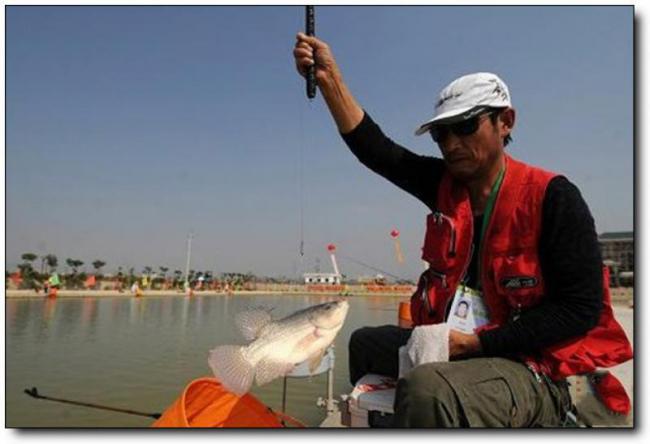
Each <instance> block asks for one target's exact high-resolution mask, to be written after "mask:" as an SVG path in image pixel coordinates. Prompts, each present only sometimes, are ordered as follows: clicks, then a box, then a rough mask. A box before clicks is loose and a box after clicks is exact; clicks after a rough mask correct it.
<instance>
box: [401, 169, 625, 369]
mask: <svg viewBox="0 0 650 444" xmlns="http://www.w3.org/2000/svg"><path fill="white" fill-rule="evenodd" d="M555 176H556V175H555V174H554V173H551V172H548V171H544V170H542V169H539V168H535V167H532V166H530V165H526V164H524V163H522V162H519V161H517V160H514V159H513V158H511V157H510V156H506V171H505V175H504V178H503V182H502V185H501V188H500V190H499V192H498V195H497V197H496V201H495V203H494V208H493V211H492V215H491V217H490V220H489V223H488V226H487V229H486V232H485V234H484V239H481V243H482V244H483V246H482V249H481V248H479V252H481V253H482V257H481V258H480V264H481V269H480V270H479V271H478V272H479V277H480V281H481V284H482V291H483V299H484V302H485V304H486V307H487V309H488V312H489V315H490V324H489V325H488V326H485V327H483V328H495V327H498V326H500V325H503V324H504V323H506V322H507V321H508V320H509V319H510V318H511V316H515V315H516V314H517V312H518V311H520V310H523V309H528V308H530V307H534V306H535V305H538V304H539V303H540V302H541V301H542V300H543V299H544V298H545V297H546V294H545V291H544V277H543V275H542V269H541V266H540V261H539V245H538V243H539V242H538V241H539V238H540V234H541V230H542V207H543V202H544V195H545V193H546V187H547V185H548V183H549V182H550V180H551V179H552V178H553V177H555ZM437 204H438V209H437V211H435V212H434V213H431V214H429V215H428V216H427V229H426V235H425V239H424V246H423V248H422V259H424V260H425V261H427V262H428V263H429V269H428V270H427V271H426V272H424V273H423V274H422V276H421V277H420V282H419V284H418V290H417V291H416V292H415V294H414V295H413V296H412V298H411V317H412V319H413V324H414V325H423V324H435V323H440V322H444V317H445V314H446V311H447V310H446V309H447V306H448V304H450V303H451V301H452V298H453V296H454V293H455V290H456V287H457V285H458V284H459V282H460V281H461V279H462V278H463V277H464V275H465V273H466V270H467V268H468V267H469V263H470V259H471V251H470V250H471V245H472V239H473V234H474V233H473V231H474V230H475V229H481V227H474V226H473V216H472V208H471V205H470V200H469V194H468V191H467V189H466V188H465V187H464V186H462V185H461V184H459V183H458V182H456V181H454V179H453V178H452V177H451V175H450V174H449V173H445V174H444V175H443V178H442V180H441V183H440V187H439V191H438V201H437ZM631 358H632V349H631V346H630V343H629V341H628V339H627V337H626V335H625V332H624V331H623V329H622V328H621V326H620V325H619V324H618V322H617V321H616V320H615V319H614V315H613V310H612V306H611V302H610V292H609V273H608V272H607V268H606V267H605V272H604V273H603V309H602V313H601V316H600V320H599V322H598V325H596V327H594V328H592V329H591V330H589V331H588V332H587V333H586V334H585V335H583V336H580V337H577V338H571V339H568V340H565V341H562V342H561V343H558V344H555V345H553V346H551V347H547V348H545V349H543V350H541V351H540V352H539V353H538V354H537V355H536V356H535V357H534V358H531V357H522V359H523V360H524V361H526V362H528V363H531V364H534V366H535V368H536V369H537V370H540V371H542V372H543V373H545V374H547V375H549V376H550V377H551V378H552V379H555V380H559V379H562V378H565V377H567V376H570V375H576V374H581V373H588V372H592V371H594V370H595V369H596V368H597V367H611V366H614V365H617V364H620V363H622V362H625V361H627V360H629V359H631Z"/></svg>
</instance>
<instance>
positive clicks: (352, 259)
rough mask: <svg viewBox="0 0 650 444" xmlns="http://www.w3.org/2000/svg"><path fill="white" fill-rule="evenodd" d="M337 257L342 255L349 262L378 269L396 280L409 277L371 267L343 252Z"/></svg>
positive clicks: (374, 268) (374, 269) (404, 279)
mask: <svg viewBox="0 0 650 444" xmlns="http://www.w3.org/2000/svg"><path fill="white" fill-rule="evenodd" d="M339 257H342V258H343V259H347V260H349V261H350V262H354V263H355V264H357V265H361V266H362V267H366V268H369V269H370V270H373V271H378V272H379V273H382V274H385V275H387V276H390V277H392V278H394V279H398V280H401V281H410V279H406V278H403V277H401V276H397V275H395V274H392V273H389V272H387V271H384V270H382V269H380V268H377V267H373V266H372V265H368V264H366V263H365V262H361V261H360V260H358V259H355V258H353V257H350V256H347V255H344V254H339Z"/></svg>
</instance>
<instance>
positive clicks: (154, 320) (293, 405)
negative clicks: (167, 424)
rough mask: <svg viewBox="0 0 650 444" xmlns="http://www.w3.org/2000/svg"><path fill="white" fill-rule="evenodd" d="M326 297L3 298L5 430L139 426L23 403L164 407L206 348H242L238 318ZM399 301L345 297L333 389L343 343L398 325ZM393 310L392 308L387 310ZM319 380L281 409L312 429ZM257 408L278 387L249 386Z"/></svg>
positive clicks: (273, 398)
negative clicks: (36, 392)
mask: <svg viewBox="0 0 650 444" xmlns="http://www.w3.org/2000/svg"><path fill="white" fill-rule="evenodd" d="M333 299H336V297H332V296H308V295H295V296H293V295H292V296H278V295H255V296H224V295H218V296H201V295H198V296H194V297H185V296H184V295H180V294H174V295H168V296H162V297H157V298H147V297H143V298H136V297H124V296H122V297H115V298H98V299H93V298H83V299H82V298H79V299H66V298H59V299H54V300H47V299H45V298H43V299H38V300H7V304H6V306H7V324H6V325H7V330H6V331H7V365H6V372H7V387H6V406H7V407H6V425H7V426H9V427H12V426H18V425H20V426H33V427H37V426H45V425H46V426H54V427H57V426H58V427H61V426H65V427H79V426H90V427H98V426H106V427H112V426H113V427H124V426H146V425H148V424H149V422H148V421H146V420H142V419H138V418H131V417H129V416H128V415H126V416H125V415H120V414H107V413H105V412H100V411H93V410H88V409H81V408H68V407H65V406H61V405H57V404H54V403H49V404H48V403H43V402H42V401H35V400H33V399H30V398H28V397H26V396H25V395H24V394H23V393H22V389H24V388H25V387H30V386H33V385H36V386H38V387H39V388H40V387H41V386H43V390H46V389H47V390H48V391H50V392H51V393H52V396H56V395H57V394H59V395H60V396H61V397H65V396H63V394H65V395H66V396H69V397H71V398H78V399H90V400H94V401H96V402H101V401H103V402H106V403H110V404H113V405H117V406H125V407H127V408H138V407H139V408H141V409H144V410H152V411H153V410H161V409H164V408H165V407H166V406H167V405H168V404H169V403H170V402H171V401H172V400H173V399H176V398H177V397H178V395H179V394H180V391H181V390H182V387H183V386H185V385H186V384H187V383H189V382H190V381H191V380H192V379H195V378H197V377H201V376H209V375H210V369H209V367H208V365H207V354H208V351H209V350H210V349H212V348H214V347H215V346H217V345H221V344H238V343H239V344H241V343H243V342H244V340H243V338H242V337H241V335H240V333H239V332H238V331H237V330H236V328H235V325H234V321H233V318H234V317H235V314H236V313H238V312H240V311H242V310H244V309H246V308H250V307H254V306H260V305H263V306H266V307H274V309H273V311H272V315H273V317H274V318H279V317H284V316H286V315H288V314H290V313H292V312H294V311H296V310H299V309H302V308H305V307H306V306H309V305H314V304H319V303H323V302H327V301H331V300H333ZM396 301H397V300H396V299H391V298H390V297H385V296H383V297H377V298H372V299H366V298H350V299H349V302H350V311H349V313H348V319H347V321H346V323H345V325H344V327H343V329H342V330H341V332H340V333H339V336H338V337H337V339H336V368H335V381H334V389H335V392H336V393H345V392H347V391H348V390H349V382H348V381H347V341H348V339H349V336H350V334H351V333H352V331H354V329H356V328H359V327H361V326H362V325H381V324H387V323H395V321H396V318H397V312H396V307H397V302H396ZM391 306H392V307H394V308H393V309H392V311H389V308H390V307H391ZM325 381H326V378H324V377H322V378H321V377H320V376H319V377H314V378H306V379H305V380H292V381H291V382H290V392H289V405H288V413H290V414H292V415H294V416H296V417H298V418H300V419H301V420H303V421H306V422H307V423H308V424H318V422H319V420H320V419H322V417H323V416H324V412H323V411H322V410H320V409H319V408H317V407H316V405H315V400H316V399H317V398H318V397H319V396H323V393H324V389H325ZM253 393H255V394H256V395H258V396H259V397H260V399H261V400H262V402H264V403H266V404H267V405H269V406H271V407H275V408H277V407H278V406H279V405H280V404H281V393H282V381H281V380H278V381H275V382H273V383H271V384H269V385H267V386H264V387H255V388H254V389H253Z"/></svg>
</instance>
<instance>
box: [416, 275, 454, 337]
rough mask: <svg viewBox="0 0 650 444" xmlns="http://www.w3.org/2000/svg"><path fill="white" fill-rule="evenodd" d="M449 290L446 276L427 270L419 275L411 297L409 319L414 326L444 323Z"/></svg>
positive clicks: (449, 294)
mask: <svg viewBox="0 0 650 444" xmlns="http://www.w3.org/2000/svg"><path fill="white" fill-rule="evenodd" d="M450 296H451V289H450V288H449V284H448V282H447V275H446V274H445V273H443V272H440V271H436V270H434V269H432V268H429V269H428V270H427V271H425V272H424V273H422V274H421V275H420V281H419V282H418V288H417V290H416V291H415V293H413V295H412V296H411V317H412V319H413V321H414V324H415V325H423V324H433V323H438V322H442V321H444V316H445V308H446V304H447V303H448V302H449V299H450Z"/></svg>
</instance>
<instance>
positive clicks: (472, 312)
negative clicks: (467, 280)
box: [447, 285, 489, 334]
mask: <svg viewBox="0 0 650 444" xmlns="http://www.w3.org/2000/svg"><path fill="white" fill-rule="evenodd" d="M488 321H489V317H488V312H487V308H486V306H485V303H484V302H483V295H482V294H481V292H479V291H477V290H474V289H473V288H469V287H467V286H465V285H459V286H458V288H456V294H454V300H453V301H452V303H451V309H450V310H449V317H448V318H447V324H449V328H453V329H454V330H457V331H460V332H462V333H468V334H472V333H474V329H476V328H478V327H482V326H483V325H485V324H487V323H488Z"/></svg>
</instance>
